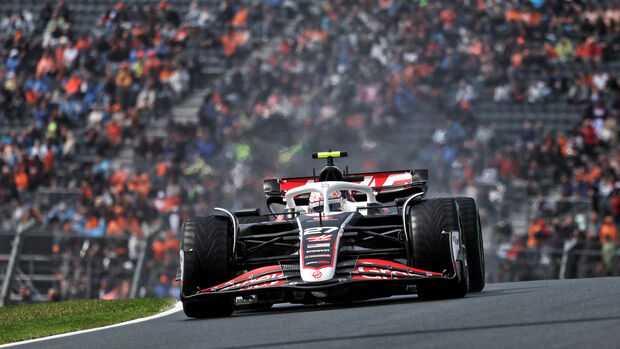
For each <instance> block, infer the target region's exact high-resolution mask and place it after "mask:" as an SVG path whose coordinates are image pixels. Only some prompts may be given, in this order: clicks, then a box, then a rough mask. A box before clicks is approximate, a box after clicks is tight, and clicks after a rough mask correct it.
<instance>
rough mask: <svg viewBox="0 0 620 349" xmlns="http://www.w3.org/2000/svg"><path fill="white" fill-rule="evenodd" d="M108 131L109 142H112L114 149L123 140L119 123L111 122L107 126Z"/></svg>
mask: <svg viewBox="0 0 620 349" xmlns="http://www.w3.org/2000/svg"><path fill="white" fill-rule="evenodd" d="M106 130H107V132H108V141H109V142H110V144H111V145H112V146H113V147H114V148H116V147H118V146H119V145H120V144H121V142H122V140H123V135H122V132H121V127H120V126H119V125H118V123H116V121H115V120H111V121H110V122H109V123H108V125H107V126H106Z"/></svg>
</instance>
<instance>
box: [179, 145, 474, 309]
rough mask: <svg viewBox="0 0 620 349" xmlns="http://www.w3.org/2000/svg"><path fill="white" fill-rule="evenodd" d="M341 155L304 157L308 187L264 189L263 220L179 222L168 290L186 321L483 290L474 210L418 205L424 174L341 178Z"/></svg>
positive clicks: (272, 182) (225, 214)
mask: <svg viewBox="0 0 620 349" xmlns="http://www.w3.org/2000/svg"><path fill="white" fill-rule="evenodd" d="M342 156H346V153H345V152H323V153H315V154H313V157H314V158H325V159H327V166H326V167H325V168H323V170H322V171H321V172H320V174H319V175H318V176H314V175H313V176H312V177H303V178H275V179H267V180H265V181H264V192H265V195H266V198H267V206H268V207H269V210H270V211H271V213H268V214H261V213H260V211H259V210H258V209H251V210H239V211H235V212H231V211H227V210H225V209H221V208H215V209H214V211H213V212H212V213H211V214H210V215H206V216H200V217H190V218H187V219H186V221H185V223H184V225H183V240H182V245H181V252H180V255H181V256H180V257H181V259H180V264H181V268H180V272H179V275H178V277H177V279H178V280H179V281H181V282H182V289H181V301H182V302H183V309H184V311H185V314H186V315H187V316H189V317H197V318H201V317H213V316H228V315H230V314H231V313H232V312H233V311H234V309H235V308H245V309H247V308H250V309H251V308H256V309H266V308H269V307H271V306H272V305H273V304H274V303H280V302H291V303H304V304H313V303H319V302H334V303H338V302H351V301H356V300H364V299H370V298H378V297H387V296H391V295H396V294H404V293H411V292H417V294H418V297H420V298H424V299H432V298H457V297H463V296H465V294H467V292H479V291H481V290H482V289H483V288H484V285H485V275H484V252H483V246H482V234H481V227H480V218H479V215H478V208H477V206H476V202H475V201H474V199H472V198H465V197H461V198H435V199H424V195H425V193H426V190H427V185H426V183H427V180H428V171H427V170H405V171H391V172H376V173H357V174H349V173H348V171H345V173H343V172H342V171H341V170H340V169H338V168H337V167H336V166H335V165H334V162H333V159H334V158H336V157H342Z"/></svg>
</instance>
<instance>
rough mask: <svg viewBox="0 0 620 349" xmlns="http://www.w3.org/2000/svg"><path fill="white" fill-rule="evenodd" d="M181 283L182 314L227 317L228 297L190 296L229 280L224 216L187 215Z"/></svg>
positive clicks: (228, 236)
mask: <svg viewBox="0 0 620 349" xmlns="http://www.w3.org/2000/svg"><path fill="white" fill-rule="evenodd" d="M182 241H183V243H182V246H181V248H182V249H183V251H184V256H183V284H182V287H181V301H182V302H183V311H184V312H185V315H187V316H189V317H193V318H207V317H221V316H229V315H230V314H232V312H233V308H234V304H233V299H232V298H231V297H224V298H218V299H217V300H202V299H200V298H199V297H197V298H193V297H192V295H194V294H196V293H197V292H199V291H200V290H203V289H205V288H208V287H211V286H215V285H218V284H220V283H223V282H226V281H228V280H230V279H232V275H233V263H232V253H231V251H232V248H231V246H232V224H231V222H230V220H229V219H228V218H227V217H223V216H206V217H190V218H188V219H187V220H186V221H185V223H184V224H183V240H182Z"/></svg>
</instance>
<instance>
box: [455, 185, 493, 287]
mask: <svg viewBox="0 0 620 349" xmlns="http://www.w3.org/2000/svg"><path fill="white" fill-rule="evenodd" d="M456 202H457V203H458V205H459V215H460V217H461V224H462V226H463V240H464V241H465V249H466V250H467V268H468V270H469V291H470V292H480V291H482V289H484V286H485V284H486V279H485V269H484V268H485V266H484V246H483V244H482V226H481V225H480V214H479V213H478V205H476V201H475V200H474V199H473V198H468V197H460V198H456Z"/></svg>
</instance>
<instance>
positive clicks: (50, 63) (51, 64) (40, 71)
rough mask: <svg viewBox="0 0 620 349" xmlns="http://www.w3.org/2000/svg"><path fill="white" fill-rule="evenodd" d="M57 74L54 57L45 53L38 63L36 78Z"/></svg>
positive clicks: (47, 52)
mask: <svg viewBox="0 0 620 349" xmlns="http://www.w3.org/2000/svg"><path fill="white" fill-rule="evenodd" d="M55 72H56V63H55V61H54V57H52V55H51V54H50V53H49V51H46V52H45V53H43V57H41V59H40V60H39V63H37V70H36V77H37V78H40V77H42V76H43V75H45V74H48V73H55Z"/></svg>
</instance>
